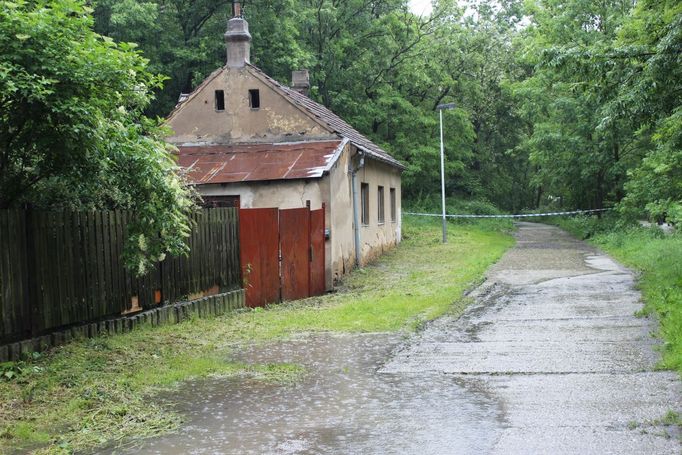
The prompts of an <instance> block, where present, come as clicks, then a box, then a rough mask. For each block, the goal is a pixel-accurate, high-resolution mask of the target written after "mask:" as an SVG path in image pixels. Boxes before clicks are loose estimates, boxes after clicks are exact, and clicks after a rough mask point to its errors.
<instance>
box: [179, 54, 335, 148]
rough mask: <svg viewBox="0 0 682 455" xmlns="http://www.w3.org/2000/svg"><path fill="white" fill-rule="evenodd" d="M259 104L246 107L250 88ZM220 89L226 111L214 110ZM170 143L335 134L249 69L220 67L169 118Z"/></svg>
mask: <svg viewBox="0 0 682 455" xmlns="http://www.w3.org/2000/svg"><path fill="white" fill-rule="evenodd" d="M251 89H256V90H258V91H259V94H260V108H258V109H252V108H251V107H250V105H249V90H251ZM216 90H223V92H224V94H225V110H223V111H217V110H216V106H215V91H216ZM167 125H168V126H170V127H171V128H172V129H173V131H174V134H173V136H171V137H170V138H168V141H169V142H172V143H174V144H187V143H206V144H228V143H239V142H281V141H300V140H308V139H315V138H316V139H323V138H324V139H328V138H337V136H336V135H335V134H331V133H330V131H328V130H327V129H325V128H324V127H322V126H321V125H320V124H319V123H317V122H316V121H314V120H313V119H312V118H311V117H309V116H308V115H306V114H305V113H303V112H302V111H301V110H300V109H299V108H297V107H296V106H295V105H293V104H292V103H291V102H289V101H288V100H287V98H285V97H283V96H282V95H281V94H280V93H278V92H277V91H276V90H275V89H273V88H272V87H271V86H269V85H267V84H265V83H264V82H263V81H262V80H261V79H260V78H259V77H257V76H255V75H254V72H253V70H252V69H250V68H248V67H244V68H227V67H226V68H222V69H220V70H218V71H216V73H214V74H213V75H212V77H209V78H208V79H207V80H206V82H205V83H204V85H203V86H200V87H198V88H197V90H195V91H194V92H193V93H192V94H191V95H190V97H189V98H188V99H187V100H186V101H185V102H183V103H182V104H181V105H180V107H179V108H178V109H177V110H176V111H174V112H173V113H172V114H171V115H170V117H169V118H168V121H167Z"/></svg>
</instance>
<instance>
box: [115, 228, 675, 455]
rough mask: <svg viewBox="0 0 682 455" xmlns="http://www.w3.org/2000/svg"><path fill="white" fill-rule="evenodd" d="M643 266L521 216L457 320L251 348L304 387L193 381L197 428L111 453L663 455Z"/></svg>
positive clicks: (669, 382)
mask: <svg viewBox="0 0 682 455" xmlns="http://www.w3.org/2000/svg"><path fill="white" fill-rule="evenodd" d="M634 285H635V281H634V276H633V274H632V273H631V272H630V271H629V270H626V269H624V268H622V267H621V266H619V265H618V264H616V263H615V262H613V261H612V260H611V259H609V258H608V257H607V256H605V255H603V254H600V253H599V252H597V251H595V250H594V249H593V248H591V247H589V246H588V245H586V244H585V243H583V242H580V241H577V240H575V239H573V238H571V237H570V236H568V235H567V234H566V233H564V232H562V231H561V230H559V229H557V228H555V227H550V226H545V225H541V224H532V223H520V224H519V231H518V233H517V245H516V247H514V248H513V249H511V250H510V251H509V252H508V253H507V254H506V255H505V256H504V257H503V258H502V260H501V261H500V262H499V263H498V264H496V266H495V267H493V269H492V270H490V271H489V274H488V279H487V281H486V282H485V283H484V284H483V285H482V286H481V287H479V288H478V289H477V290H476V291H475V292H474V294H473V297H474V298H475V299H476V301H475V303H474V304H472V305H471V306H470V307H469V309H468V310H467V311H466V313H465V314H464V315H463V316H462V317H460V318H450V317H443V318H441V319H438V320H437V321H434V322H433V323H431V324H429V325H428V327H427V328H426V329H425V330H424V331H422V332H420V333H418V334H416V335H414V336H412V337H410V338H408V339H404V338H402V337H401V336H400V335H395V334H394V335H387V334H360V335H329V334H318V335H307V336H302V337H301V338H300V339H296V340H291V341H288V342H282V343H277V344H273V345H268V346H265V347H256V346H254V347H250V348H247V349H245V350H243V351H242V352H241V354H240V356H239V359H240V360H243V361H246V362H254V363H260V364H262V363H267V362H293V363H299V364H303V365H304V366H306V368H307V370H308V371H309V372H310V373H309V374H308V375H306V377H305V378H304V379H303V380H302V381H299V382H297V383H295V384H290V385H272V384H263V383H262V382H258V381H253V380H249V379H248V378H242V379H234V378H233V379H220V378H216V379H210V380H203V381H197V382H193V383H189V384H186V385H184V386H183V387H181V388H180V389H179V390H178V392H176V393H173V394H172V395H170V396H169V397H167V400H170V401H172V402H173V403H174V406H175V407H176V409H177V410H178V411H179V412H180V413H182V414H184V415H185V416H186V419H187V423H186V425H185V426H184V427H183V428H181V429H180V431H179V432H177V433H175V434H172V435H167V436H164V437H161V438H155V439H150V440H145V441H136V442H132V443H130V444H128V445H127V446H126V447H125V448H123V449H117V450H113V451H109V453H158V454H186V453H188V454H414V455H427V454H488V453H490V454H667V453H680V439H679V435H678V434H677V432H678V429H677V428H676V427H673V426H666V425H664V424H663V423H662V422H661V419H662V418H663V417H664V416H665V415H666V414H667V413H668V412H669V411H680V410H681V409H682V400H681V397H682V395H681V393H680V392H681V391H682V389H681V387H680V382H679V379H678V376H677V374H675V373H671V372H659V371H655V370H654V367H655V364H656V361H657V359H658V355H657V354H656V351H655V350H654V347H655V344H656V340H655V339H654V338H652V337H651V332H652V331H653V330H655V325H654V322H653V321H652V320H649V319H646V318H636V317H635V316H634V313H635V312H636V311H637V310H638V309H640V308H641V306H642V305H641V303H640V295H639V293H638V292H637V291H636V290H635V287H634Z"/></svg>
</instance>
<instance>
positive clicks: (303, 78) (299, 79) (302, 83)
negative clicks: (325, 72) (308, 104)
mask: <svg viewBox="0 0 682 455" xmlns="http://www.w3.org/2000/svg"><path fill="white" fill-rule="evenodd" d="M291 88H292V89H294V90H296V91H297V92H298V93H301V94H303V95H305V96H308V94H309V93H310V74H309V73H308V70H300V71H292V72H291Z"/></svg>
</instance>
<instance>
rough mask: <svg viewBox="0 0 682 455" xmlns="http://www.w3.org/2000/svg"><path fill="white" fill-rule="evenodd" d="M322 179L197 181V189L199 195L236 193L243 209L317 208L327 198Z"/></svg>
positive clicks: (233, 194) (228, 194) (230, 194)
mask: <svg viewBox="0 0 682 455" xmlns="http://www.w3.org/2000/svg"><path fill="white" fill-rule="evenodd" d="M322 186H323V185H321V182H320V181H319V179H315V180H273V181H263V182H248V183H226V184H211V185H200V186H198V187H197V190H198V191H199V193H200V194H201V195H202V196H239V198H240V203H241V207H242V208H244V209H250V208H264V207H278V208H280V209H293V208H300V207H305V203H306V201H307V200H309V201H310V208H311V209H312V210H317V209H319V208H321V207H322V203H323V202H326V200H324V199H323V196H325V195H326V192H323V191H322V190H321V187H322Z"/></svg>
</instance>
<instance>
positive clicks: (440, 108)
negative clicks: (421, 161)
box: [436, 103, 455, 243]
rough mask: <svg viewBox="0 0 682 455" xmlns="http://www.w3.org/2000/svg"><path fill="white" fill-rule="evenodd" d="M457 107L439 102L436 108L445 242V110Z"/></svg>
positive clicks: (446, 229)
mask: <svg viewBox="0 0 682 455" xmlns="http://www.w3.org/2000/svg"><path fill="white" fill-rule="evenodd" d="M454 108H455V103H446V104H439V105H438V106H436V110H437V111H438V113H439V114H440V193H441V199H442V206H443V243H446V242H447V241H448V228H447V220H446V218H445V153H444V152H443V111H446V110H447V111H449V110H451V109H454Z"/></svg>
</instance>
